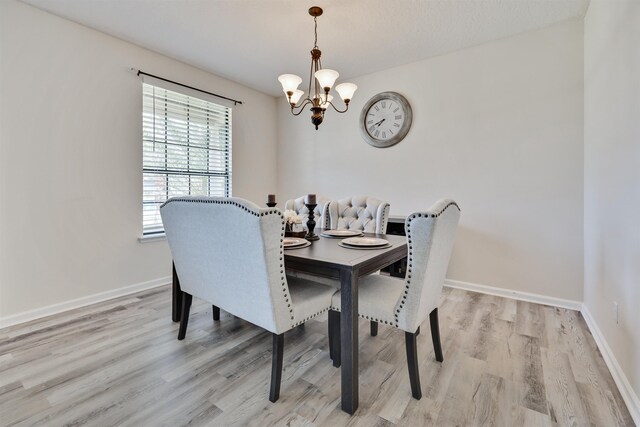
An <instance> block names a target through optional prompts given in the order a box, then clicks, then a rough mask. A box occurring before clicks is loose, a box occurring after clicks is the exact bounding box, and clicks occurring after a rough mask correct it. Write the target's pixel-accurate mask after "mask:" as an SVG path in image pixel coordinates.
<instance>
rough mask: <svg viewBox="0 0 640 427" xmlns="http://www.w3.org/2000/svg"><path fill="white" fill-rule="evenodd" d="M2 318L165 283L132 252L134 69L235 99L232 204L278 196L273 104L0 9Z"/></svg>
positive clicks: (145, 252) (146, 249)
mask: <svg viewBox="0 0 640 427" xmlns="http://www.w3.org/2000/svg"><path fill="white" fill-rule="evenodd" d="M0 57H1V65H0V75H1V76H2V78H1V79H0V113H1V120H2V121H1V126H0V142H1V148H0V162H1V163H0V201H1V203H0V238H1V243H0V251H1V252H0V262H1V264H0V318H2V317H7V316H10V315H15V314H17V313H23V312H25V311H27V310H32V309H37V308H41V307H44V306H48V305H51V304H57V303H61V302H65V301H69V300H72V299H74V298H79V297H86V296H89V295H93V294H97V293H100V292H106V291H110V290H114V289H118V288H121V287H125V286H130V285H134V284H139V283H142V282H146V281H151V280H154V279H158V278H163V277H167V276H169V275H170V270H171V258H170V255H169V251H168V247H167V244H166V242H165V241H162V242H157V243H147V244H140V243H138V241H137V238H138V237H139V236H140V235H141V230H142V208H141V200H142V171H141V168H142V149H141V146H142V144H141V135H142V133H141V126H142V125H141V114H142V113H141V111H142V94H141V84H140V79H139V78H138V77H136V76H135V75H134V74H132V73H130V72H129V71H128V70H129V68H130V67H136V68H139V69H141V70H144V71H147V72H150V73H153V74H157V75H160V76H163V77H167V78H169V79H173V80H176V81H179V82H184V83H187V84H190V85H192V86H195V87H199V88H203V89H207V90H209V91H212V92H215V93H220V94H223V95H227V96H230V97H233V98H237V99H240V100H242V101H244V102H245V104H244V105H242V106H238V107H236V108H234V111H233V193H234V195H235V196H239V197H244V198H248V199H252V200H255V201H262V200H264V198H265V194H267V193H269V192H273V191H274V189H275V188H276V177H275V175H276V157H275V149H276V141H275V137H276V129H275V126H276V123H275V122H276V114H275V112H274V107H275V104H274V103H275V101H274V99H273V97H271V96H268V95H264V94H261V93H259V92H256V91H254V90H251V89H248V88H246V87H243V86H240V85H238V84H236V83H233V82H230V81H228V80H225V79H222V78H219V77H216V76H214V75H211V74H209V73H206V72H204V71H201V70H198V69H196V68H193V67H190V66H187V65H185V64H183V63H180V62H177V61H175V60H173V59H170V58H167V57H165V56H162V55H159V54H156V53H154V52H150V51H148V50H145V49H142V48H140V47H138V46H135V45H133V44H130V43H126V42H124V41H121V40H119V39H116V38H113V37H110V36H107V35H105V34H102V33H100V32H97V31H95V30H92V29H89V28H86V27H83V26H80V25H77V24H75V23H72V22H70V21H67V20H64V19H61V18H58V17H55V16H54V15H51V14H48V13H46V12H43V11H40V10H38V9H35V8H33V7H31V6H27V5H25V4H23V3H19V2H17V1H14V0H3V1H0Z"/></svg>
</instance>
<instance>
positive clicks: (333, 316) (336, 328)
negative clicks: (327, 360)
mask: <svg viewBox="0 0 640 427" xmlns="http://www.w3.org/2000/svg"><path fill="white" fill-rule="evenodd" d="M329 356H331V360H333V366H334V367H336V368H339V367H340V312H339V311H333V310H329Z"/></svg>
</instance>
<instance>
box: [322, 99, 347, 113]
mask: <svg viewBox="0 0 640 427" xmlns="http://www.w3.org/2000/svg"><path fill="white" fill-rule="evenodd" d="M325 104H329V105H331V106H332V107H333V109H334V110H336V111H337V112H338V113H346V112H347V110H348V109H349V104H348V103H345V104H344V105H345V107H344V110H338V108H337V107H336V106H335V105H333V102H331V101H327V102H325ZM325 104H323V105H325Z"/></svg>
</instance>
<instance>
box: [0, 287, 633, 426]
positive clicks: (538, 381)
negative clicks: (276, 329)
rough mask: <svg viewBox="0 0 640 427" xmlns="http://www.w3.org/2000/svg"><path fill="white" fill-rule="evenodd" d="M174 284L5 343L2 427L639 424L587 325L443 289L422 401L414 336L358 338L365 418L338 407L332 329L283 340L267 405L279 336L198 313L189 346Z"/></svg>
mask: <svg viewBox="0 0 640 427" xmlns="http://www.w3.org/2000/svg"><path fill="white" fill-rule="evenodd" d="M170 298H171V290H170V289H169V287H168V286H167V287H161V288H157V289H153V290H149V291H145V292H140V293H138V294H135V295H130V296H127V297H123V298H119V299H114V300H110V301H105V302H103V303H100V304H96V305H93V306H89V307H83V308H81V309H77V310H73V311H70V312H67V313H61V314H58V315H55V316H51V317H49V318H45V319H40V320H36V321H33V322H29V323H25V324H23V325H15V326H12V327H10V328H5V329H3V330H0V414H1V416H0V426H9V425H20V426H51V425H56V426H57V425H60V426H62V425H78V426H80V425H97V426H101V427H102V426H109V425H119V426H136V427H137V426H155V425H187V424H188V425H243V426H244V425H259V426H264V425H299V426H307V425H308V426H329V427H340V426H392V425H399V426H418V425H427V426H429V425H438V426H439V425H443V426H448V425H478V426H484V425H496V426H513V425H517V426H552V425H563V426H564V425H579V426H582V425H598V426H599V425H607V426H608V425H611V426H632V425H633V421H632V419H631V416H630V414H629V412H628V411H627V408H626V407H625V406H624V401H623V400H622V397H621V395H620V393H619V391H618V390H617V388H616V386H615V382H614V381H613V378H612V377H611V374H610V373H609V371H608V370H607V367H606V364H605V362H604V359H603V358H602V355H601V354H600V352H599V351H598V349H597V346H596V344H595V341H594V340H593V337H592V336H591V334H590V332H589V330H588V328H587V326H586V323H585V322H584V319H582V316H581V315H580V313H578V312H575V311H572V310H566V309H559V308H554V307H549V306H541V305H537V304H531V303H527V302H522V301H514V300H509V299H504V298H501V297H496V296H491V295H482V294H477V293H473V292H467V291H463V290H459V289H450V288H446V289H445V291H444V292H443V295H442V302H441V305H440V307H439V314H440V329H441V340H442V346H443V352H444V362H443V363H439V362H437V361H436V360H435V357H434V353H433V346H432V344H431V339H430V337H429V328H428V325H423V328H422V329H423V331H424V332H423V333H422V334H421V335H420V336H419V337H418V340H417V348H418V366H419V370H420V376H421V383H422V391H423V397H422V399H420V400H415V399H414V398H413V397H412V396H411V389H410V386H409V378H408V372H407V361H406V355H405V350H404V334H403V333H402V331H398V330H397V329H395V328H393V327H391V326H388V325H380V328H379V334H378V336H376V337H371V336H370V335H369V324H368V322H366V321H364V320H361V321H360V322H359V323H358V327H359V332H360V337H361V339H360V407H359V409H358V410H357V411H356V413H355V414H354V415H353V416H349V415H348V414H346V413H344V412H343V411H342V410H341V409H340V369H336V368H334V367H333V365H332V363H331V360H330V359H329V355H328V339H327V335H326V334H327V316H326V315H323V316H319V317H318V318H315V319H313V320H311V321H309V322H308V323H307V325H306V327H305V328H304V329H298V328H295V329H294V330H292V331H290V332H288V333H287V334H286V336H285V351H284V369H283V377H282V388H281V394H280V399H279V400H278V401H277V402H276V403H271V402H269V400H268V392H269V381H270V366H271V348H270V347H271V345H270V342H271V335H270V334H269V333H268V332H266V331H264V330H261V329H260V328H257V327H255V326H253V325H252V324H250V323H248V322H245V321H243V320H241V319H238V318H236V317H234V316H232V315H231V314H229V313H225V312H224V311H223V312H221V319H220V321H218V322H213V321H212V319H211V306H210V305H209V304H206V303H204V302H202V301H197V300H194V303H193V306H192V314H191V317H190V321H189V330H188V332H187V337H186V339H185V340H184V341H178V340H177V339H176V337H177V329H178V325H177V324H176V323H174V322H172V321H171V319H170V313H171V301H170Z"/></svg>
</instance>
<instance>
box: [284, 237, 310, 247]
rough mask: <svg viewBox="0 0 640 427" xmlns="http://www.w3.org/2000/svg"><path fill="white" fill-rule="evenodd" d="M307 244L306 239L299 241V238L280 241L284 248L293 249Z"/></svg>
mask: <svg viewBox="0 0 640 427" xmlns="http://www.w3.org/2000/svg"><path fill="white" fill-rule="evenodd" d="M307 243H309V241H308V240H307V239H301V238H300V237H285V238H284V240H283V241H282V245H283V246H284V247H285V248H295V247H298V246H303V245H305V244H307Z"/></svg>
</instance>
